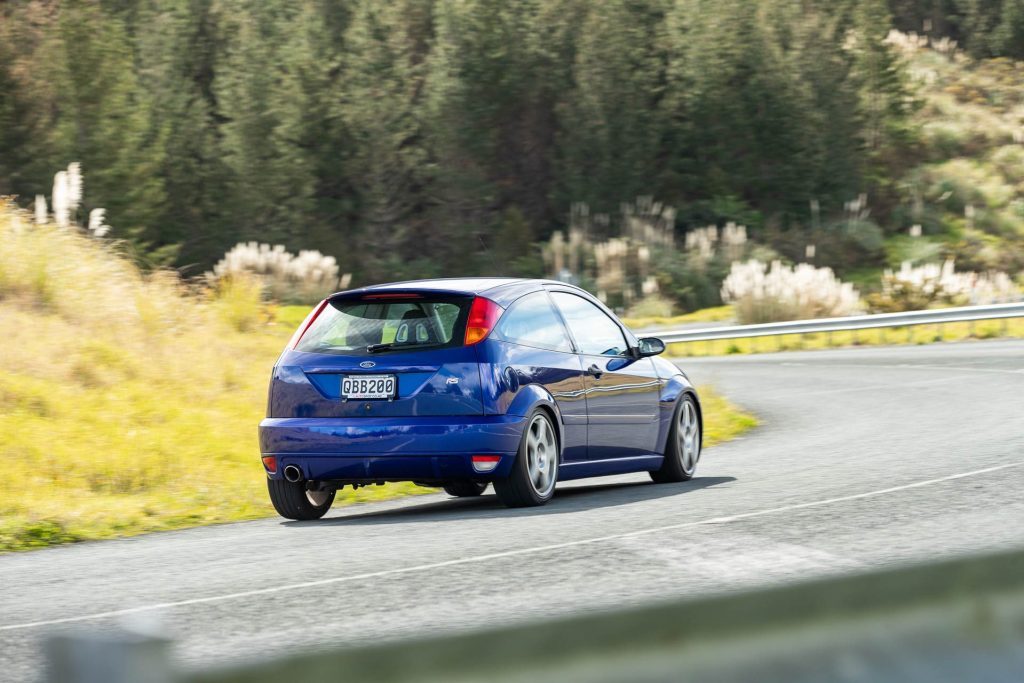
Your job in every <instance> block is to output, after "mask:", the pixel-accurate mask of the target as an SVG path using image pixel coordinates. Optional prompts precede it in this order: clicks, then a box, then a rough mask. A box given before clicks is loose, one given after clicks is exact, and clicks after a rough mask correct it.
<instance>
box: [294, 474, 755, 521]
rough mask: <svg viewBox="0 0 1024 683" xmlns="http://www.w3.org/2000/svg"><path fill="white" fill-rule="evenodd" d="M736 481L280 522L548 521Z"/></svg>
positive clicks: (571, 489)
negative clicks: (523, 504) (537, 502)
mask: <svg viewBox="0 0 1024 683" xmlns="http://www.w3.org/2000/svg"><path fill="white" fill-rule="evenodd" d="M734 481H736V477H698V478H696V479H691V480H690V481H687V482H682V483H679V484H655V483H653V482H643V481H638V482H613V483H606V484H585V485H582V486H580V485H567V486H565V487H563V488H559V489H558V490H557V491H556V492H555V497H554V498H553V499H552V500H551V502H549V503H548V504H547V505H544V506H542V507H533V508H506V507H505V506H503V505H502V504H501V502H500V501H498V498H497V496H495V495H494V494H493V493H492V492H490V491H491V489H488V491H489V492H488V493H487V494H484V495H482V496H480V497H479V498H449V499H446V500H441V501H432V502H429V503H422V504H419V505H403V506H401V507H395V508H389V509H386V510H375V511H372V512H362V513H361V512H359V511H358V510H359V506H354V507H350V508H341V509H340V510H339V512H340V513H341V514H339V515H337V516H334V517H328V518H326V519H321V520H317V521H314V522H281V524H283V525H284V526H313V525H317V526H324V525H336V524H343V525H346V526H349V525H366V524H409V523H419V522H430V523H436V522H444V521H453V522H454V521H460V520H467V519H488V518H496V519H497V518H504V517H530V516H534V515H544V516H550V515H553V514H562V513H567V512H581V511H585V510H596V509H599V508H606V507H614V506H618V505H629V504H631V503H638V502H642V501H647V500H656V499H658V498H669V497H673V496H681V495H685V494H687V493H691V492H693V491H699V490H700V489H705V488H710V487H712V486H720V485H722V484H729V483H731V482H734Z"/></svg>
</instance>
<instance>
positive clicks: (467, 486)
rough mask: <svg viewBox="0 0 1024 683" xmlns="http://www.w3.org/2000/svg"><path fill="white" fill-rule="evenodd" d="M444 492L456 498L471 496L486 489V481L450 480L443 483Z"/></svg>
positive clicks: (477, 494)
mask: <svg viewBox="0 0 1024 683" xmlns="http://www.w3.org/2000/svg"><path fill="white" fill-rule="evenodd" d="M443 488H444V492H445V493H447V494H448V495H449V496H455V497H456V498H473V497H475V496H479V495H480V494H481V493H483V492H484V491H486V490H487V482H486V481H472V480H470V479H467V480H465V481H450V482H448V483H447V484H445V485H444V487H443Z"/></svg>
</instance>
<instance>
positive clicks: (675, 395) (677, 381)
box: [658, 372, 704, 455]
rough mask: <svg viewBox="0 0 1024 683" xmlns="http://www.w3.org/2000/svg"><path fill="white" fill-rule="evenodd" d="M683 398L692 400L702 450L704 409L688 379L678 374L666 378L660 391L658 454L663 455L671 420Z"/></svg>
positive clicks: (666, 445)
mask: <svg viewBox="0 0 1024 683" xmlns="http://www.w3.org/2000/svg"><path fill="white" fill-rule="evenodd" d="M683 396H690V397H692V398H693V404H694V406H695V407H696V408H697V420H698V422H699V423H700V446H701V449H703V448H704V408H703V406H701V402H700V395H699V394H698V393H697V388H696V387H695V386H693V383H692V382H690V380H689V378H688V377H687V376H686V375H684V374H683V373H681V372H680V373H679V374H676V375H673V376H672V377H670V378H668V380H666V382H665V385H664V386H663V387H662V389H661V397H660V404H661V420H660V421H659V431H658V447H659V452H660V453H662V454H663V455H664V453H665V449H666V448H667V447H668V435H669V432H670V431H671V429H672V420H673V419H674V418H675V414H676V409H677V408H678V406H679V400H680V399H681V398H682V397H683Z"/></svg>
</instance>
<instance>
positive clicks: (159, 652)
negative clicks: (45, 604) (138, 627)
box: [44, 630, 175, 683]
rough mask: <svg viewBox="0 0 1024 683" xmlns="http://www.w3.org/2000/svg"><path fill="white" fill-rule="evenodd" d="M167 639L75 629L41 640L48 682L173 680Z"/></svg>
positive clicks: (157, 682)
mask: <svg viewBox="0 0 1024 683" xmlns="http://www.w3.org/2000/svg"><path fill="white" fill-rule="evenodd" d="M170 647H171V643H170V640H168V639H167V638H163V637H159V636H154V635H150V634H145V633H139V632H134V631H124V630H119V631H115V632H111V633H84V632H74V633H67V634H60V635H55V636H51V637H49V638H48V639H47V640H46V642H45V643H44V654H45V658H46V674H47V678H46V680H47V682H48V683H174V680H175V675H174V671H173V668H172V666H171V659H170Z"/></svg>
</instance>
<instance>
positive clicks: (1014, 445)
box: [0, 341, 1024, 680]
mask: <svg viewBox="0 0 1024 683" xmlns="http://www.w3.org/2000/svg"><path fill="white" fill-rule="evenodd" d="M682 365H683V367H684V368H685V369H686V370H687V371H688V372H689V374H690V375H691V377H692V378H693V379H694V380H695V381H696V382H697V383H698V384H706V383H709V384H714V385H715V386H717V387H718V388H719V389H720V390H722V391H723V392H724V393H726V394H727V395H728V396H729V397H731V398H732V399H733V400H735V401H736V402H738V403H740V404H742V405H744V406H746V407H747V408H749V409H751V410H753V411H754V412H755V413H757V414H758V416H759V417H760V418H761V420H762V426H760V427H758V428H757V429H756V430H754V431H753V432H750V433H749V434H748V435H746V436H745V437H744V438H741V439H738V440H736V441H733V442H731V443H729V444H725V445H722V446H719V447H716V448H713V449H709V450H708V451H706V452H705V454H704V457H703V458H702V461H701V464H700V467H699V469H698V477H697V478H696V479H694V480H693V481H691V482H689V483H686V484H678V485H655V484H652V483H650V481H649V479H648V478H647V477H646V476H645V475H629V476H623V477H617V478H614V479H598V480H588V481H584V482H574V483H572V484H566V485H563V486H560V487H559V489H558V493H557V494H556V497H555V499H554V501H552V503H551V504H549V505H548V506H547V507H545V508H540V509H528V510H506V509H503V508H502V507H500V506H499V504H498V503H497V501H496V500H495V498H494V496H493V495H486V496H484V497H482V498H480V499H475V500H454V499H449V498H447V497H446V496H444V495H441V494H437V495H430V496H424V497H415V498H410V499H406V500H403V501H396V502H389V503H380V504H372V505H361V506H357V507H349V508H341V509H338V510H336V511H333V512H332V513H331V515H330V516H329V517H328V518H327V519H325V520H321V521H320V522H317V523H296V522H285V521H283V520H279V519H267V520H263V521H258V522H250V523H244V524H232V525H225V526H219V527H208V528H204V529H194V530H189V531H182V532H171V533H160V534H151V535H149V536H142V537H138V538H133V539H127V540H121V541H107V542H98V543H84V544H80V545H75V546H69V547H63V548H54V549H50V550H43V551H38V552H33V553H25V554H13V555H7V556H2V557H0V586H2V587H3V590H2V592H0V679H2V680H38V679H39V678H40V677H41V675H42V673H41V670H40V668H39V667H40V660H39V654H38V652H39V650H38V647H39V640H40V638H41V637H42V636H43V635H44V634H46V633H50V632H53V631H54V630H57V629H65V628H79V629H81V628H85V629H107V628H111V627H112V626H113V625H115V624H117V623H118V622H119V621H120V622H123V621H125V620H129V621H130V620H143V621H146V622H149V623H152V622H157V623H159V624H160V625H161V627H162V628H164V629H165V630H166V631H167V632H169V633H170V634H171V635H172V636H173V637H174V638H175V639H176V640H177V650H176V656H177V657H178V658H179V659H180V661H181V662H182V663H183V664H184V665H186V666H191V665H195V664H197V663H199V662H202V661H211V660H216V661H221V662H223V661H228V660H233V659H249V658H253V657H263V656H269V655H273V654H276V653H280V652H283V651H285V650H292V649H302V648H310V647H319V646H328V645H334V644H340V643H353V642H358V641H371V640H372V641H379V640H381V639H387V638H397V637H406V636H410V635H414V634H421V633H425V632H429V633H432V634H433V633H438V632H442V631H446V630H461V629H472V628H475V627H478V626H480V625H496V624H502V623H510V622H516V621H521V620H528V619H534V618H537V617H542V616H549V615H558V614H565V613H569V612H577V611H581V610H597V609H602V608H607V607H612V606H616V605H625V604H635V603H639V602H644V601H656V600H659V599H662V598H665V597H668V596H681V595H702V594H707V593H714V592H721V591H730V590H736V589H740V588H746V587H752V586H762V585H767V584H776V583H781V582H790V581H796V580H800V579H804V578H807V577H811V576H822V575H834V574H842V573H847V572H855V571H860V570H863V569H867V568H875V567H881V566H886V565H894V564H903V563H908V562H919V561H927V560H929V559H932V558H940V557H949V556H954V555H959V554H963V553H970V552H975V551H982V550H996V549H1003V548H1008V547H1024V495H1022V494H1021V491H1024V342H1002V341H997V342H975V343H960V344H943V345H933V346H925V347H909V348H908V347H904V348H868V349H853V350H843V351H817V352H802V353H784V354H770V355H761V356H747V357H730V358H719V359H701V360H687V361H685V362H683V363H682Z"/></svg>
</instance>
